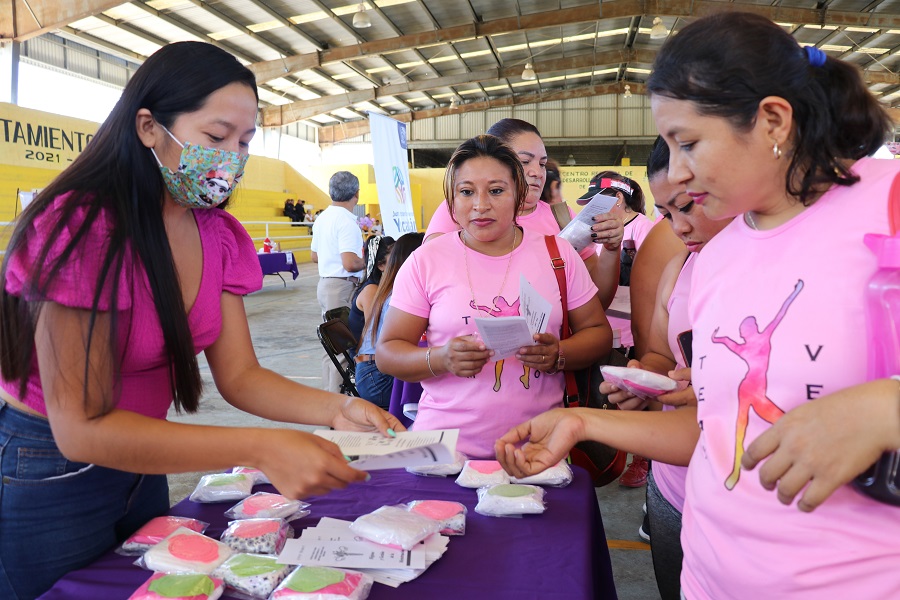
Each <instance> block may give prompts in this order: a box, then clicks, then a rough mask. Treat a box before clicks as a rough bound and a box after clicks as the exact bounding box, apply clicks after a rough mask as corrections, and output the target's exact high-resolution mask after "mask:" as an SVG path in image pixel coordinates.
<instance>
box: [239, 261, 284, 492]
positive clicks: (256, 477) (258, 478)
mask: <svg viewBox="0 0 900 600" xmlns="http://www.w3.org/2000/svg"><path fill="white" fill-rule="evenodd" d="M288 256H290V255H288ZM231 472H232V473H237V474H239V475H249V476H250V477H252V478H253V485H260V484H263V483H268V484H271V483H272V482H271V481H269V478H268V477H266V474H265V473H263V472H262V471H260V470H259V469H254V468H253V467H235V468H233V469H232V470H231Z"/></svg>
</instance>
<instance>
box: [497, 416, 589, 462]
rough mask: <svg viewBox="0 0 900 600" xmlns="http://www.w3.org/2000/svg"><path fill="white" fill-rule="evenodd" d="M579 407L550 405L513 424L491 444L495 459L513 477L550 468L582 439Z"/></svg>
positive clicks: (581, 421) (582, 422)
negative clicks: (546, 408)
mask: <svg viewBox="0 0 900 600" xmlns="http://www.w3.org/2000/svg"><path fill="white" fill-rule="evenodd" d="M582 410H585V409H579V408H554V409H553V410H549V411H547V412H545V413H541V414H540V415H538V416H536V417H535V418H533V419H531V420H530V421H527V422H525V423H522V424H521V425H519V426H517V427H513V428H512V429H510V430H509V431H508V432H506V434H505V435H504V436H503V437H501V438H500V439H499V440H497V441H496V442H495V443H494V452H495V453H496V455H497V460H498V461H500V464H501V465H502V466H503V469H504V470H505V471H506V472H507V473H509V474H510V475H512V476H514V477H528V476H529V475H534V474H535V473H540V472H541V471H543V470H545V469H548V468H550V467H552V466H553V465H555V464H557V463H558V462H559V461H561V460H562V459H563V458H565V456H566V455H567V454H568V453H569V450H571V449H572V446H574V445H575V444H577V443H578V442H580V441H581V440H582V439H584V421H583V420H582V419H581V414H580V413H581V411H582ZM588 410H589V409H588ZM523 442H524V445H522V444H523ZM520 445H521V447H518V446H520Z"/></svg>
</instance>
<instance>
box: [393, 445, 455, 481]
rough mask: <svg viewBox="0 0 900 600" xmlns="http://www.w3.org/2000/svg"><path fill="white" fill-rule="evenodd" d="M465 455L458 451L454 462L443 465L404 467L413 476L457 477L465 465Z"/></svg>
mask: <svg viewBox="0 0 900 600" xmlns="http://www.w3.org/2000/svg"><path fill="white" fill-rule="evenodd" d="M466 458H467V457H466V455H465V454H463V453H462V452H460V451H458V450H457V451H456V460H454V461H453V462H452V463H447V464H443V465H425V466H423V467H406V470H407V471H408V472H410V473H413V474H415V475H424V476H427V477H446V476H448V475H457V474H458V473H459V472H460V471H462V468H463V466H464V465H465V464H466Z"/></svg>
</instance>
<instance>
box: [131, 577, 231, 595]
mask: <svg viewBox="0 0 900 600" xmlns="http://www.w3.org/2000/svg"><path fill="white" fill-rule="evenodd" d="M224 591H225V584H224V582H223V581H222V580H221V579H218V578H216V577H210V576H209V575H204V574H202V573H176V574H166V573H154V574H153V575H151V576H150V578H149V579H148V580H147V581H145V582H144V583H143V585H141V587H139V588H138V589H137V590H135V592H134V593H133V594H132V595H131V596H129V597H128V600H216V599H217V598H219V597H220V596H221V595H222V592H224Z"/></svg>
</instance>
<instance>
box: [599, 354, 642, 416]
mask: <svg viewBox="0 0 900 600" xmlns="http://www.w3.org/2000/svg"><path fill="white" fill-rule="evenodd" d="M628 368H629V369H643V368H644V365H642V364H641V362H640V361H638V360H634V359H631V360H629V361H628ZM600 393H601V394H606V396H607V398H608V399H609V401H610V402H612V403H613V404H615V405H616V406H618V407H619V409H620V410H644V409H645V408H646V407H647V405H648V404H650V401H649V400H644V399H643V398H638V397H637V396H635V395H634V394H632V393H631V392H629V391H628V390H623V389H621V388H619V387H618V386H615V385H613V384H611V383H609V382H608V381H604V382H603V383H601V384H600Z"/></svg>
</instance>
